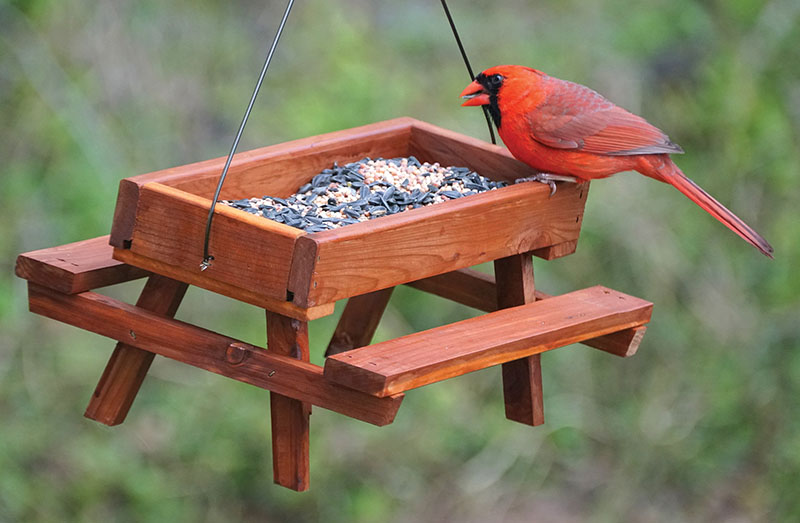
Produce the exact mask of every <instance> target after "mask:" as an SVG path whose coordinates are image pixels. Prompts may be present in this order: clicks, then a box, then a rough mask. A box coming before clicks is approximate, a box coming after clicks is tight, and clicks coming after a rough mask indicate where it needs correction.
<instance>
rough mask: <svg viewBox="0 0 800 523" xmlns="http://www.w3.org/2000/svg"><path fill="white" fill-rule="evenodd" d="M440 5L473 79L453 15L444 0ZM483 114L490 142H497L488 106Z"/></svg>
mask: <svg viewBox="0 0 800 523" xmlns="http://www.w3.org/2000/svg"><path fill="white" fill-rule="evenodd" d="M442 7H443V8H444V14H445V15H447V21H448V22H450V29H451V30H452V31H453V36H455V37H456V43H457V44H458V50H459V51H461V58H463V59H464V65H466V66H467V72H468V73H469V79H470V80H474V79H475V73H473V72H472V66H471V65H470V64H469V58H467V52H466V51H464V45H463V44H462V43H461V37H459V36H458V29H456V24H455V22H454V21H453V17H452V15H451V14H450V9H449V8H448V7H447V2H446V0H442ZM483 116H485V117H486V125H487V126H489V136H491V137H492V143H493V144H497V140H496V139H495V137H494V129H493V128H492V120H491V118H490V117H489V108H488V107H486V106H484V107H483Z"/></svg>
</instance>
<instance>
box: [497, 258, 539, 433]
mask: <svg viewBox="0 0 800 523" xmlns="http://www.w3.org/2000/svg"><path fill="white" fill-rule="evenodd" d="M494 271H495V278H496V281H497V304H498V308H500V309H505V308H508V307H515V306H517V305H523V304H525V303H531V302H533V301H534V300H535V299H536V298H535V296H534V290H535V289H534V279H533V258H532V257H531V255H530V254H518V255H514V256H509V257H507V258H502V259H499V260H496V261H495V262H494ZM503 396H504V398H505V405H506V417H507V418H508V419H510V420H513V421H518V422H520V423H524V424H526V425H541V424H543V423H544V402H543V398H542V367H541V354H535V355H533V356H529V357H527V358H522V359H519V360H516V361H510V362H508V363H504V364H503Z"/></svg>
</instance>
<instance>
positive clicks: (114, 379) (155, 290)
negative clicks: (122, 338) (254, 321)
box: [84, 274, 188, 426]
mask: <svg viewBox="0 0 800 523" xmlns="http://www.w3.org/2000/svg"><path fill="white" fill-rule="evenodd" d="M187 287H188V285H187V284H185V283H183V282H180V281H177V280H173V279H170V278H165V277H164V276H159V275H157V274H154V275H153V276H150V278H148V280H147V283H146V284H145V286H144V289H143V290H142V293H141V294H140V295H139V300H138V301H137V302H136V306H137V307H141V308H143V309H146V310H148V311H151V312H155V313H158V314H162V315H164V316H168V317H173V316H175V312H176V311H177V310H178V306H179V305H180V303H181V300H182V299H183V295H184V294H185V293H186V288H187ZM131 336H136V333H135V332H134V331H131ZM154 356H155V354H153V353H152V352H148V351H145V350H141V349H137V348H135V347H131V346H130V345H126V344H125V343H122V342H120V343H117V346H116V347H115V348H114V352H113V353H112V354H111V358H110V359H109V360H108V363H107V364H106V368H105V370H104V371H103V375H102V376H101V377H100V381H99V383H98V384H97V387H96V388H95V390H94V394H92V398H91V400H89V406H88V407H86V412H85V413H84V416H86V417H87V418H89V419H93V420H95V421H99V422H100V423H103V424H105V425H109V426H113V425H119V424H120V423H122V422H123V421H125V417H126V416H127V415H128V411H129V410H130V408H131V405H132V404H133V400H134V399H135V398H136V394H137V393H138V392H139V388H140V387H141V385H142V381H144V377H145V376H146V375H147V371H148V370H149V369H150V364H151V363H152V362H153V357H154Z"/></svg>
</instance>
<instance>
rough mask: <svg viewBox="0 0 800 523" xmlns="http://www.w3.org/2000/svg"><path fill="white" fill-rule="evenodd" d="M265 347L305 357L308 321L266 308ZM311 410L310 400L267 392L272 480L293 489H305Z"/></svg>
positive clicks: (299, 358) (280, 352) (306, 488)
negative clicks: (268, 396) (303, 400)
mask: <svg viewBox="0 0 800 523" xmlns="http://www.w3.org/2000/svg"><path fill="white" fill-rule="evenodd" d="M267 350H269V351H271V352H274V353H275V354H280V355H282V356H291V357H293V358H295V359H298V360H302V361H308V359H309V358H308V357H309V353H308V323H307V322H304V321H300V320H295V319H292V318H288V317H286V316H283V315H281V314H277V313H274V312H270V311H267ZM310 414H311V405H310V404H308V403H303V402H302V401H299V400H296V399H293V398H289V397H287V396H283V395H281V394H277V393H275V392H270V416H271V418H272V470H273V477H274V481H275V483H277V484H278V485H281V486H283V487H287V488H290V489H292V490H296V491H304V490H308V481H309V463H308V454H309V447H308V428H309V423H308V421H309V420H308V418H309V415H310Z"/></svg>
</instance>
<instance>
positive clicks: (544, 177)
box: [514, 173, 578, 196]
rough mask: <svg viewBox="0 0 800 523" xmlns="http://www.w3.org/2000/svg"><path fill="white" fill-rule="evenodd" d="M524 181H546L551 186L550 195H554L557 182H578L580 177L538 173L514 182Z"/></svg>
mask: <svg viewBox="0 0 800 523" xmlns="http://www.w3.org/2000/svg"><path fill="white" fill-rule="evenodd" d="M522 182H539V183H546V184H547V185H549V186H550V196H553V195H554V194H555V193H556V182H569V183H578V179H577V178H575V177H574V176H564V175H563V174H551V173H536V174H534V175H533V176H527V177H525V178H517V179H516V180H515V181H514V183H522Z"/></svg>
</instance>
